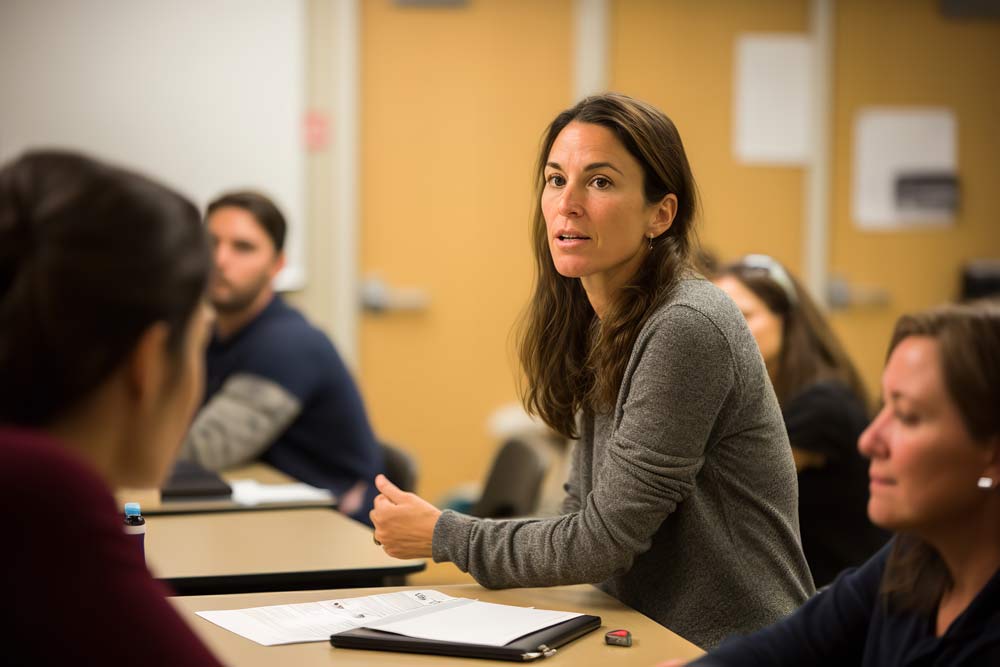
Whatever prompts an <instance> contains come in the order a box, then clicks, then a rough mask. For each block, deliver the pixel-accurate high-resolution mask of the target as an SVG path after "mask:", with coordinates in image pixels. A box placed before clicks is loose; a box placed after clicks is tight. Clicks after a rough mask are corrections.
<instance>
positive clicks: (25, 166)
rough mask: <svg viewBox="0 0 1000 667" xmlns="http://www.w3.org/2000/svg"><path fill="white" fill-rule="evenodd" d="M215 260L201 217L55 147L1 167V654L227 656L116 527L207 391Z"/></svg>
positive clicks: (154, 660) (183, 203) (158, 471)
mask: <svg viewBox="0 0 1000 667" xmlns="http://www.w3.org/2000/svg"><path fill="white" fill-rule="evenodd" d="M210 262H211V257H210V254H209V248H208V243H207V239H206V237H205V233H204V230H203V228H202V226H201V218H200V216H199V214H198V210H197V209H196V208H195V207H194V206H193V205H192V204H191V203H190V202H188V201H187V200H186V199H184V198H183V197H181V196H179V195H177V194H176V193H174V192H172V191H170V190H168V189H166V188H164V187H162V186H160V185H158V184H156V183H154V182H152V181H150V180H148V179H146V178H143V177H141V176H138V175H136V174H133V173H130V172H127V171H123V170H120V169H116V168H113V167H109V166H106V165H103V164H100V163H98V162H95V161H93V160H90V159H87V158H85V157H82V156H79V155H75V154H71V153H61V152H37V153H29V154H27V155H25V156H23V157H21V158H20V159H18V160H16V161H14V162H13V163H11V164H8V165H7V166H5V167H3V168H2V169H0V373H2V377H3V382H2V383H0V508H2V510H0V512H2V521H3V525H4V526H5V528H6V532H7V535H8V537H9V538H10V539H9V540H8V542H7V546H6V547H5V548H4V549H3V551H2V554H0V570H2V571H3V572H4V573H5V575H6V580H5V581H6V584H5V586H4V593H5V594H6V596H7V599H8V602H7V604H6V605H5V606H4V608H5V609H6V611H5V612H4V614H3V617H2V619H0V625H2V627H3V628H4V631H5V636H7V639H6V640H5V641H4V646H3V651H4V659H5V661H9V662H10V664H18V665H57V664H66V665H72V664H93V665H98V664H100V665H133V664H134V665H143V666H145V667H148V666H150V665H164V666H166V665H213V666H214V665H218V664H219V663H218V661H216V660H215V659H214V658H213V657H212V655H211V654H210V653H209V651H208V649H206V648H205V646H204V645H203V644H202V643H201V641H200V640H199V639H198V638H197V637H196V636H195V635H194V633H193V632H192V631H191V630H190V629H189V628H188V627H187V626H186V625H185V624H184V622H183V621H182V620H181V618H180V617H179V616H178V615H177V614H176V613H175V612H174V610H173V608H172V607H171V606H170V605H169V603H168V602H167V600H166V599H165V598H164V595H166V594H167V592H168V591H167V590H166V589H165V588H164V587H163V586H162V585H160V584H159V583H158V582H156V581H155V580H154V579H153V578H152V577H151V576H150V574H149V571H148V570H147V569H146V564H145V562H144V560H143V557H142V554H141V553H140V551H139V549H138V547H137V545H136V544H135V542H134V541H132V540H130V539H129V538H128V537H127V536H126V535H125V534H124V532H123V525H122V515H121V514H120V513H119V510H118V509H117V508H116V507H115V500H114V498H113V496H112V493H111V490H112V489H113V488H116V487H124V486H130V487H154V486H159V485H160V483H161V482H162V481H163V479H164V477H165V476H166V473H167V471H168V470H169V469H170V465H171V462H172V461H173V458H174V454H175V453H176V452H177V449H178V447H179V446H180V443H181V439H182V438H183V436H184V432H185V430H186V428H187V425H188V423H189V421H190V418H191V415H192V413H193V411H194V409H195V407H196V406H197V404H198V401H199V399H200V396H201V385H202V372H203V369H202V366H203V359H204V346H205V343H206V342H207V338H208V333H209V329H210V326H211V312H210V310H209V309H208V308H207V307H206V306H205V305H204V304H203V300H202V297H203V294H204V291H205V287H206V283H207V279H208V275H209V267H210V265H211V264H210Z"/></svg>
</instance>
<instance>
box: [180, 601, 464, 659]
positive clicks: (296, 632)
mask: <svg viewBox="0 0 1000 667" xmlns="http://www.w3.org/2000/svg"><path fill="white" fill-rule="evenodd" d="M454 599H456V598H453V597H451V596H450V595H445V594H444V593H439V592H438V591H400V592H398V593H383V594H382V595H369V596H366V597H359V598H344V599H340V600H323V601H321V602H303V603H301V604H279V605H273V606H270V607H251V608H249V609H225V610H222V611H199V612H197V614H198V615H199V616H201V617H202V618H204V619H206V620H208V621H211V622H212V623H215V624H216V625H218V626H220V627H222V628H225V629H226V630H229V631H230V632H235V633H236V634H238V635H240V636H242V637H246V638H247V639H250V640H252V641H255V642H257V643H258V644H263V645H264V646H277V645H279V644H298V643H300V642H325V641H327V640H329V639H330V635H332V634H333V633H335V632H343V631H344V630H350V629H352V628H358V627H361V626H362V625H364V624H365V623H367V622H369V621H372V620H375V619H379V618H385V617H387V616H391V615H393V614H399V613H400V612H405V611H410V610H413V609H420V608H421V607H427V606H431V605H436V604H440V603H442V602H445V601H447V600H454Z"/></svg>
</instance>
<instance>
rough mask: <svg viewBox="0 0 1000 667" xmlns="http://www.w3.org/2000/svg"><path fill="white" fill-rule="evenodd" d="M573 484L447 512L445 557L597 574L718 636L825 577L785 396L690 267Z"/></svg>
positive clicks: (578, 579)
mask: <svg viewBox="0 0 1000 667" xmlns="http://www.w3.org/2000/svg"><path fill="white" fill-rule="evenodd" d="M566 490H567V492H568V496H567V499H566V502H565V504H564V507H563V509H564V512H565V513H564V514H563V515H562V516H559V517H555V518H548V519H528V520H510V521H489V520H480V519H473V518H471V517H467V516H464V515H461V514H457V513H455V512H451V511H446V512H444V513H443V514H442V515H441V518H440V519H438V522H437V525H436V526H435V528H434V546H433V555H434V560H435V561H439V562H440V561H452V562H453V563H455V564H456V565H457V566H458V567H459V568H460V569H462V570H463V571H466V572H469V573H470V574H472V576H473V577H475V578H476V581H478V582H479V583H480V584H482V585H483V586H486V587H489V588H506V587H514V586H554V585H560V584H575V583H599V585H600V587H601V588H602V589H604V590H605V591H607V592H608V593H610V594H611V595H613V596H615V597H616V598H618V599H619V600H621V601H622V602H624V603H625V604H627V605H629V606H631V607H633V608H634V609H637V610H638V611H641V612H642V613H644V614H646V615H647V616H649V617H651V618H653V619H654V620H656V621H658V622H659V623H661V624H663V625H665V626H667V627H668V628H670V629H671V630H673V631H674V632H676V633H678V634H680V635H681V636H683V637H685V638H686V639H688V640H689V641H691V642H693V643H695V644H697V645H699V646H701V647H703V648H706V649H707V648H712V647H714V646H716V645H717V644H718V643H719V642H720V641H721V640H722V639H723V638H725V637H726V636H728V635H731V634H733V633H748V632H751V631H754V630H757V629H759V628H761V627H763V626H765V625H768V624H770V623H772V622H774V621H776V620H778V619H779V618H782V617H783V616H785V615H787V614H789V613H790V612H792V611H793V610H794V609H796V608H797V607H798V606H799V605H800V604H801V603H802V602H804V601H805V600H806V598H807V597H808V596H809V595H810V594H811V593H812V592H813V584H812V578H811V576H810V574H809V569H808V566H807V565H806V561H805V558H804V557H803V555H802V548H801V546H800V540H799V528H798V518H797V491H798V487H797V483H796V477H795V467H794V464H793V462H792V456H791V450H790V448H789V445H788V436H787V435H786V433H785V427H784V423H783V422H782V419H781V411H780V409H779V408H778V401H777V399H776V398H775V396H774V391H773V389H772V388H771V383H770V381H769V380H768V377H767V372H766V370H765V369H764V363H763V361H762V360H761V357H760V353H759V352H758V350H757V346H756V344H755V343H754V340H753V338H752V337H751V335H750V332H749V330H748V329H747V326H746V323H745V321H744V319H743V317H742V316H741V315H740V312H739V311H738V310H737V308H736V306H735V305H734V304H733V303H732V302H731V301H730V300H729V299H728V298H727V297H726V296H725V295H724V294H723V293H722V292H721V291H720V290H719V289H717V288H716V287H715V286H714V285H712V284H711V283H709V282H707V281H705V280H701V279H695V278H692V279H687V280H682V281H680V282H679V283H678V285H677V287H676V288H675V289H674V290H673V294H672V296H671V298H670V300H669V302H668V303H666V304H664V305H663V306H662V307H661V308H660V309H658V310H657V311H656V312H655V313H653V315H652V316H651V317H650V318H649V320H648V322H647V323H646V324H645V326H644V327H643V328H642V331H641V332H640V334H639V337H638V339H637V340H636V343H635V346H634V348H633V349H632V355H631V358H630V359H629V363H628V366H627V368H626V370H625V378H624V381H623V382H622V386H621V389H620V391H619V394H618V400H617V404H616V405H615V407H614V410H613V411H612V412H610V413H609V414H604V415H597V416H595V417H593V418H590V419H584V420H583V424H582V432H581V437H580V441H579V442H578V443H577V446H576V450H575V453H574V459H573V467H572V470H571V472H570V478H569V481H568V483H567V484H566Z"/></svg>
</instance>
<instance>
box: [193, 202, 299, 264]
mask: <svg viewBox="0 0 1000 667" xmlns="http://www.w3.org/2000/svg"><path fill="white" fill-rule="evenodd" d="M226 206H235V207H237V208H241V209H243V210H244V211H246V212H247V213H249V214H250V215H252V216H253V217H254V219H255V220H256V221H257V224H259V225H260V226H261V227H262V228H263V230H264V231H265V232H267V235H268V236H270V237H271V240H272V241H273V242H274V249H275V250H276V251H277V252H281V251H282V250H284V248H285V232H286V230H287V228H288V225H287V224H286V223H285V216H283V215H282V214H281V211H280V210H279V209H278V207H277V206H275V204H274V202H273V201H271V200H270V199H268V198H267V197H265V196H264V195H262V194H261V193H259V192H254V191H252V190H240V191H238V192H227V193H226V194H224V195H222V196H220V197H219V198H217V199H216V200H215V201H213V202H212V203H210V204H209V205H208V208H207V209H206V210H205V220H208V218H209V217H210V216H211V215H212V213H214V212H215V211H216V209H220V208H223V207H226Z"/></svg>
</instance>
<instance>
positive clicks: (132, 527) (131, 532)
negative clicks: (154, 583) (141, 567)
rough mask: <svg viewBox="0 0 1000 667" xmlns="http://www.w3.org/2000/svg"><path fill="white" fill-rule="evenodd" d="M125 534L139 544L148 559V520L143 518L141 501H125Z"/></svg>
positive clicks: (141, 551) (144, 557) (140, 551)
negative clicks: (140, 507)
mask: <svg viewBox="0 0 1000 667" xmlns="http://www.w3.org/2000/svg"><path fill="white" fill-rule="evenodd" d="M125 534H126V535H128V536H129V537H130V538H132V539H133V540H134V541H135V542H137V543H138V545H139V553H141V554H142V558H143V560H145V559H146V545H145V542H146V520H145V519H143V518H142V512H141V510H140V509H139V503H125Z"/></svg>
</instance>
